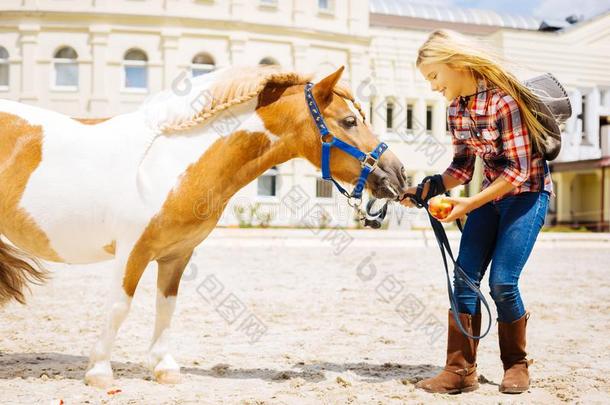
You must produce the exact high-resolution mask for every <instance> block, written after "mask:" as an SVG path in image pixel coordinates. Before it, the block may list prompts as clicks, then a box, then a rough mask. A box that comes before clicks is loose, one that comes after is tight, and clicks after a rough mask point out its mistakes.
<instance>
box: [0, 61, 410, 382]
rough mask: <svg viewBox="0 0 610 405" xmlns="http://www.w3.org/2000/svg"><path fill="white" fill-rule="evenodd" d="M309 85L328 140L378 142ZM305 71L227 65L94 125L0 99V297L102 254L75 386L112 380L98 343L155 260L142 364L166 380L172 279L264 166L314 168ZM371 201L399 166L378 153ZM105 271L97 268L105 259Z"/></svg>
mask: <svg viewBox="0 0 610 405" xmlns="http://www.w3.org/2000/svg"><path fill="white" fill-rule="evenodd" d="M342 72H343V67H341V68H340V69H338V70H337V71H336V72H334V73H332V74H330V75H329V76H327V77H325V78H324V79H322V80H320V81H319V82H317V83H315V85H314V86H313V88H312V90H311V93H312V94H313V96H314V98H315V101H316V103H317V105H318V107H319V109H320V112H321V113H322V115H323V117H324V121H325V122H326V123H327V126H328V128H329V130H330V131H331V133H332V135H330V136H332V137H335V138H338V139H341V140H343V141H344V142H346V143H349V144H351V145H353V146H354V147H356V148H359V149H361V150H366V151H370V150H372V149H373V148H374V147H375V145H376V144H377V142H378V139H377V138H376V136H375V135H374V134H373V133H372V131H371V129H370V127H369V125H368V124H367V123H366V122H365V117H364V114H363V113H362V111H361V109H360V107H359V105H358V103H357V102H356V101H355V100H354V97H353V96H352V93H351V92H350V91H349V89H348V88H347V87H345V86H343V85H341V84H339V83H338V82H339V80H340V78H341V75H342ZM309 81H310V76H307V75H302V74H298V73H295V72H289V71H283V70H281V69H280V68H277V67H251V68H246V67H238V68H227V69H225V70H220V71H217V72H215V73H211V74H208V75H204V76H201V77H199V78H195V79H193V80H192V81H190V82H188V86H185V88H184V89H176V88H174V89H173V90H166V91H162V92H160V93H158V94H156V95H154V96H153V97H151V98H150V99H148V100H147V101H145V102H144V103H143V104H142V105H141V106H140V107H139V108H138V109H137V110H136V111H134V112H130V113H126V114H122V115H118V116H115V117H113V118H110V119H107V120H83V121H78V120H76V119H73V118H70V117H69V116H66V115H63V114H60V113H57V112H54V111H50V110H46V109H42V108H38V107H35V106H30V105H25V104H21V103H18V102H13V101H8V100H0V235H2V236H3V237H4V238H5V239H7V240H8V241H9V242H10V244H8V243H7V242H5V241H2V240H0V304H3V303H6V302H8V301H10V300H12V299H15V300H17V301H19V302H21V303H25V295H24V291H25V290H26V289H27V287H28V285H29V283H31V282H34V283H42V282H44V281H45V280H46V279H47V278H48V277H49V273H48V271H47V270H45V269H44V267H43V266H41V265H40V260H46V261H52V262H60V263H69V264H86V263H94V262H100V261H105V260H112V263H113V264H112V271H113V277H112V283H111V285H110V290H109V294H108V307H107V310H106V319H105V325H104V327H103V330H102V332H101V335H100V337H99V339H98V340H97V342H96V344H95V345H94V347H93V350H92V351H91V355H90V362H89V365H88V367H87V371H86V373H85V378H84V379H85V383H87V384H89V385H92V386H95V387H108V386H109V385H111V384H112V383H113V371H112V367H111V364H110V355H111V350H112V347H113V344H114V341H115V338H116V335H117V332H118V329H119V327H120V325H121V323H122V322H123V321H124V319H125V317H126V316H127V314H128V312H129V308H130V305H131V302H132V298H133V295H134V292H135V290H136V287H137V285H138V282H139V280H140V277H141V276H142V273H143V272H144V269H145V268H146V266H147V265H148V264H149V263H150V262H152V261H156V263H157V264H158V266H157V267H158V274H157V290H158V291H157V299H156V321H155V326H154V333H153V338H152V342H151V345H150V349H149V352H148V365H149V367H150V369H151V371H152V374H153V376H154V378H155V380H156V381H157V382H159V383H177V382H179V380H180V367H179V365H178V364H177V363H176V361H175V360H174V358H173V357H172V355H171V353H170V351H169V330H170V323H171V319H172V315H173V313H174V308H175V305H176V295H177V293H178V288H179V285H180V279H181V276H182V273H183V271H184V269H185V267H186V266H187V264H188V262H189V260H190V258H191V255H192V254H193V249H195V247H197V246H198V245H199V244H200V243H201V242H203V241H204V239H206V237H207V236H208V234H209V233H210V232H211V231H212V230H213V229H214V227H215V225H216V224H217V222H218V220H219V218H220V216H221V214H222V212H223V210H224V209H225V207H226V205H227V203H228V202H229V200H230V198H231V197H232V196H233V195H234V194H235V193H236V192H237V191H238V190H239V189H241V188H242V187H244V186H245V185H247V184H248V183H250V182H251V181H253V180H254V179H256V178H257V177H258V176H259V175H261V174H262V173H264V172H265V171H266V170H268V169H269V168H271V167H273V166H275V165H278V164H281V163H283V162H286V161H288V160H290V159H294V158H297V157H298V158H304V159H306V160H308V161H309V162H311V163H312V164H313V165H315V166H317V167H320V165H321V157H320V154H321V145H322V142H321V137H320V135H319V133H318V131H317V127H316V125H315V123H314V120H313V119H312V117H311V116H310V112H309V111H308V106H307V104H306V101H305V97H304V89H305V86H306V85H307V83H308V82H309ZM330 156H331V160H330V168H331V170H332V173H333V175H334V176H335V177H336V178H337V179H339V180H340V181H343V182H351V181H353V180H354V179H355V178H357V176H358V173H360V170H361V167H362V164H361V162H359V161H358V160H356V159H352V158H351V157H350V156H348V155H347V154H344V153H342V152H341V151H339V150H333V151H332V152H331V155H330ZM366 187H367V190H368V191H369V192H370V193H371V194H372V195H373V196H375V197H377V198H385V199H396V200H398V199H399V198H400V197H401V195H400V194H402V192H403V190H405V189H406V176H405V171H404V168H403V166H402V164H401V162H400V161H399V160H398V159H397V157H396V156H395V155H393V154H392V153H391V152H389V151H388V152H387V153H385V154H384V155H383V156H381V158H380V159H379V162H378V164H377V165H376V167H375V170H373V172H372V173H371V175H370V176H369V178H368V181H367V184H366ZM109 267H110V266H109Z"/></svg>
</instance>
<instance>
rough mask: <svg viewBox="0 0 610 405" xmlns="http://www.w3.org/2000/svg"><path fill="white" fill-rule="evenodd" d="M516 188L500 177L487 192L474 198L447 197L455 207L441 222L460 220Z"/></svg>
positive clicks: (482, 192)
mask: <svg viewBox="0 0 610 405" xmlns="http://www.w3.org/2000/svg"><path fill="white" fill-rule="evenodd" d="M514 188H515V185H514V184H512V183H509V182H508V181H506V180H505V179H504V178H503V177H498V178H497V179H496V180H495V181H494V182H493V183H491V184H490V185H489V186H488V187H487V188H486V189H485V190H483V191H481V192H479V193H477V194H475V195H473V196H472V197H455V198H451V197H446V199H447V200H449V201H451V202H452V203H453V204H454V206H453V210H452V211H451V214H449V215H448V216H447V218H445V219H442V220H440V221H441V222H453V221H455V220H456V219H458V218H462V217H463V216H464V215H466V214H468V213H469V212H470V211H473V210H476V209H477V208H479V207H481V206H483V205H485V204H487V203H488V202H490V201H493V200H495V199H496V198H498V197H502V196H503V195H504V194H506V193H508V192H510V191H512V190H513V189H514Z"/></svg>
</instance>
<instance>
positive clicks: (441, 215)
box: [428, 196, 453, 219]
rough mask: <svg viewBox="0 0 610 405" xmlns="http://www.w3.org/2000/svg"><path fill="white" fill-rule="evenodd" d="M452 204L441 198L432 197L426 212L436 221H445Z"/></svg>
mask: <svg viewBox="0 0 610 405" xmlns="http://www.w3.org/2000/svg"><path fill="white" fill-rule="evenodd" d="M452 209H453V204H452V203H451V201H449V200H448V199H447V198H445V197H442V196H436V197H432V198H431V199H430V201H428V212H430V215H432V216H433V217H434V218H436V219H445V218H447V217H448V216H449V214H450V213H451V210H452Z"/></svg>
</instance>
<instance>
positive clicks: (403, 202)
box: [400, 187, 417, 208]
mask: <svg viewBox="0 0 610 405" xmlns="http://www.w3.org/2000/svg"><path fill="white" fill-rule="evenodd" d="M416 192H417V187H409V188H408V189H406V190H405V193H404V194H403V195H407V194H413V195H414V194H415V193H416ZM400 204H401V205H403V206H405V207H407V208H412V207H415V204H413V201H411V199H410V198H409V197H404V198H403V199H402V200H400Z"/></svg>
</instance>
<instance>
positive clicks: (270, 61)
mask: <svg viewBox="0 0 610 405" xmlns="http://www.w3.org/2000/svg"><path fill="white" fill-rule="evenodd" d="M258 64H259V65H278V66H279V65H280V63H279V62H278V61H277V60H275V59H273V58H271V57H269V56H267V57H265V58H263V59H261V60H260V62H258Z"/></svg>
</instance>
